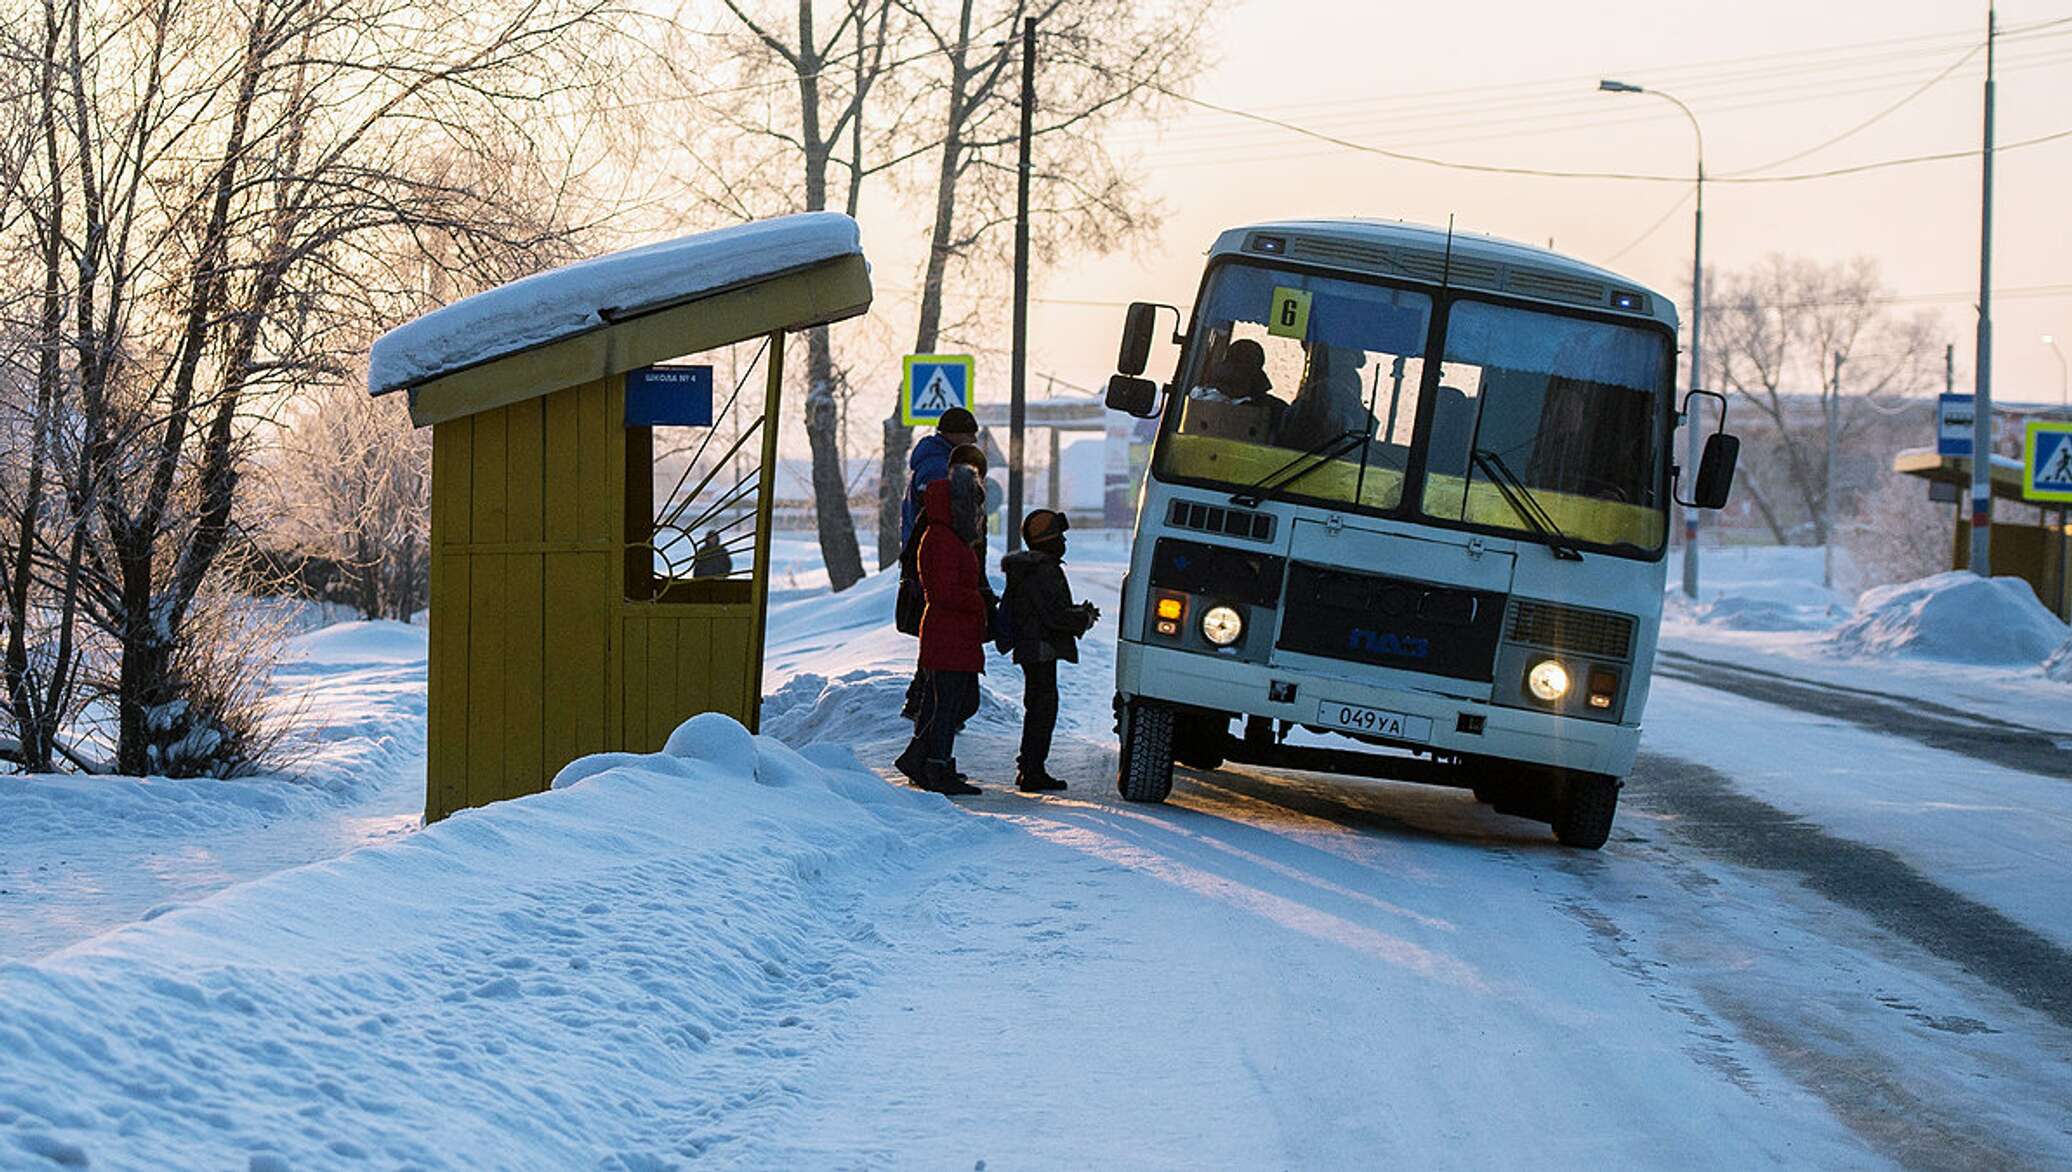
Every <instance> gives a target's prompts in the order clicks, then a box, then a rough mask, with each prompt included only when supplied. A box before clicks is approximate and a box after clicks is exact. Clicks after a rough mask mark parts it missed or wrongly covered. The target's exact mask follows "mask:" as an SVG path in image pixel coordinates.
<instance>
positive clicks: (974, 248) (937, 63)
mask: <svg viewBox="0 0 2072 1172" xmlns="http://www.w3.org/2000/svg"><path fill="white" fill-rule="evenodd" d="M900 7H901V9H902V10H903V11H904V12H905V13H906V15H907V16H908V18H909V23H910V24H911V26H912V27H913V28H914V29H915V30H917V33H918V36H917V40H918V42H919V43H920V44H921V45H923V46H925V47H926V48H925V50H924V52H925V54H926V55H925V56H924V57H922V58H921V59H920V60H918V61H917V62H916V64H915V67H914V68H915V72H914V77H913V81H912V82H911V84H912V85H913V86H914V87H915V88H916V89H917V90H918V93H917V94H916V106H917V108H919V109H921V110H924V111H927V112H928V113H929V116H930V117H932V118H933V119H934V121H933V122H932V123H930V124H929V125H928V126H927V127H926V131H925V134H924V135H918V136H917V138H918V142H917V143H916V144H915V145H913V146H911V147H909V148H908V149H907V150H906V151H905V152H904V153H901V154H895V155H893V156H891V157H890V158H888V159H887V160H886V162H885V163H883V164H881V166H893V165H898V164H902V163H905V162H907V161H908V160H909V159H911V160H914V161H917V162H924V163H926V164H928V165H929V166H928V167H927V168H926V170H925V171H924V172H923V175H922V176H921V177H920V178H919V179H918V181H912V180H910V181H909V182H908V184H907V186H909V187H910V188H911V189H912V190H913V192H914V194H915V196H916V197H917V198H920V199H923V200H925V201H926V204H925V206H927V207H928V209H929V213H930V215H929V238H928V256H927V259H926V261H925V262H924V263H923V268H922V274H921V296H920V303H919V307H918V314H917V317H916V320H915V324H914V352H915V353H919V354H926V353H932V352H934V351H936V350H937V349H938V348H939V347H940V346H941V344H942V341H943V338H944V335H945V333H946V332H949V333H954V334H956V335H958V336H959V337H961V338H965V339H970V338H972V337H973V336H974V335H980V334H981V331H983V330H984V329H985V328H986V327H987V326H991V327H994V328H996V329H997V328H998V327H999V326H1001V325H1002V324H1004V323H1003V322H1002V321H1001V320H1000V317H1001V315H1000V314H999V313H989V314H978V313H976V309H977V305H978V303H979V301H980V300H981V299H982V298H986V297H988V296H995V297H996V296H997V295H998V294H999V293H1000V292H1001V290H1002V289H1003V287H1004V280H1003V277H1004V276H1005V275H1007V274H1008V273H1009V272H1010V270H1009V268H1008V266H1009V264H1011V262H1012V259H1013V240H1014V231H1013V229H1014V213H1015V183H1016V179H1017V174H1018V171H1017V167H1018V163H1017V154H1016V152H1017V138H1018V135H1019V132H1020V118H1021V41H1020V34H1021V30H1022V27H1023V21H1024V20H1026V19H1030V18H1034V19H1035V20H1036V21H1037V28H1038V38H1037V55H1038V66H1037V71H1036V93H1037V101H1036V107H1037V117H1036V120H1035V124H1034V127H1033V129H1032V140H1033V155H1034V162H1033V168H1032V174H1031V177H1030V189H1031V191H1030V206H1031V224H1030V235H1031V240H1030V245H1031V248H1030V251H1031V253H1032V255H1033V256H1034V257H1036V258H1038V262H1037V263H1039V264H1041V265H1043V266H1044V267H1054V266H1056V265H1058V264H1059V263H1060V262H1061V261H1063V260H1064V259H1065V258H1066V257H1068V256H1070V255H1072V254H1073V253H1075V252H1096V253H1100V252H1107V251H1110V250H1112V249H1115V248H1120V247H1123V246H1126V245H1127V244H1129V243H1130V242H1131V241H1132V240H1135V239H1138V238H1141V237H1142V236H1143V235H1144V234H1146V233H1148V232H1150V231H1151V230H1153V229H1154V228H1156V227H1157V224H1158V215H1157V209H1156V208H1155V207H1153V206H1152V205H1151V203H1150V202H1149V201H1148V200H1147V199H1146V198H1145V197H1144V195H1143V193H1142V191H1141V190H1140V189H1139V188H1138V186H1137V184H1136V182H1135V180H1134V178H1133V177H1132V176H1131V174H1130V172H1129V169H1128V167H1127V165H1126V163H1125V161H1124V160H1122V159H1120V158H1118V157H1117V155H1116V153H1115V150H1114V148H1113V147H1112V146H1111V145H1110V144H1109V141H1108V139H1107V137H1106V135H1105V133H1104V132H1105V131H1106V130H1107V129H1108V127H1110V126H1111V125H1113V124H1114V123H1115V122H1116V121H1117V120H1118V119H1122V118H1128V117H1141V116H1144V115H1147V114H1155V113H1157V112H1158V111H1159V110H1160V108H1161V107H1162V105H1163V103H1164V96H1165V94H1166V92H1167V91H1169V90H1177V89H1182V88H1184V87H1185V86H1187V85H1189V84H1190V83H1191V82H1192V81H1193V78H1194V75H1195V73H1196V72H1197V71H1198V70H1199V68H1200V64H1201V58H1200V55H1199V53H1198V52H1197V50H1196V48H1195V46H1197V45H1198V44H1199V43H1200V35H1199V34H1200V29H1201V24H1202V22H1203V21H1204V20H1206V19H1207V17H1208V15H1209V12H1210V6H1208V5H1186V6H1181V5H1165V4H1141V5H1127V6H1117V5H1114V4H1107V3H1098V2H1095V0H1036V2H1030V0H1014V2H1012V3H999V2H994V3H982V2H981V0H947V2H945V0H901V3H900ZM953 284H961V290H960V291H961V293H962V296H961V297H960V298H959V299H958V300H959V301H960V302H961V304H962V305H963V306H964V307H965V309H966V311H967V313H968V314H970V316H968V317H967V318H966V319H965V320H962V321H958V322H956V323H953V324H952V325H951V326H950V327H949V328H948V330H947V331H946V329H945V325H944V320H943V315H944V311H945V306H946V304H947V303H948V301H949V294H950V292H951V289H952V286H953ZM911 439H912V434H911V432H910V431H909V430H908V429H907V427H906V425H905V424H903V423H901V422H900V418H899V407H898V403H897V401H896V400H895V401H894V403H893V406H892V410H891V412H890V414H889V415H888V416H887V417H886V420H885V446H884V452H883V463H882V467H881V469H880V474H879V475H880V479H879V502H878V564H879V565H880V566H887V565H890V564H892V562H893V561H894V560H896V559H897V558H898V557H899V511H900V497H901V493H902V490H903V489H904V487H905V484H906V460H907V452H908V446H909V443H910V441H911Z"/></svg>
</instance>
